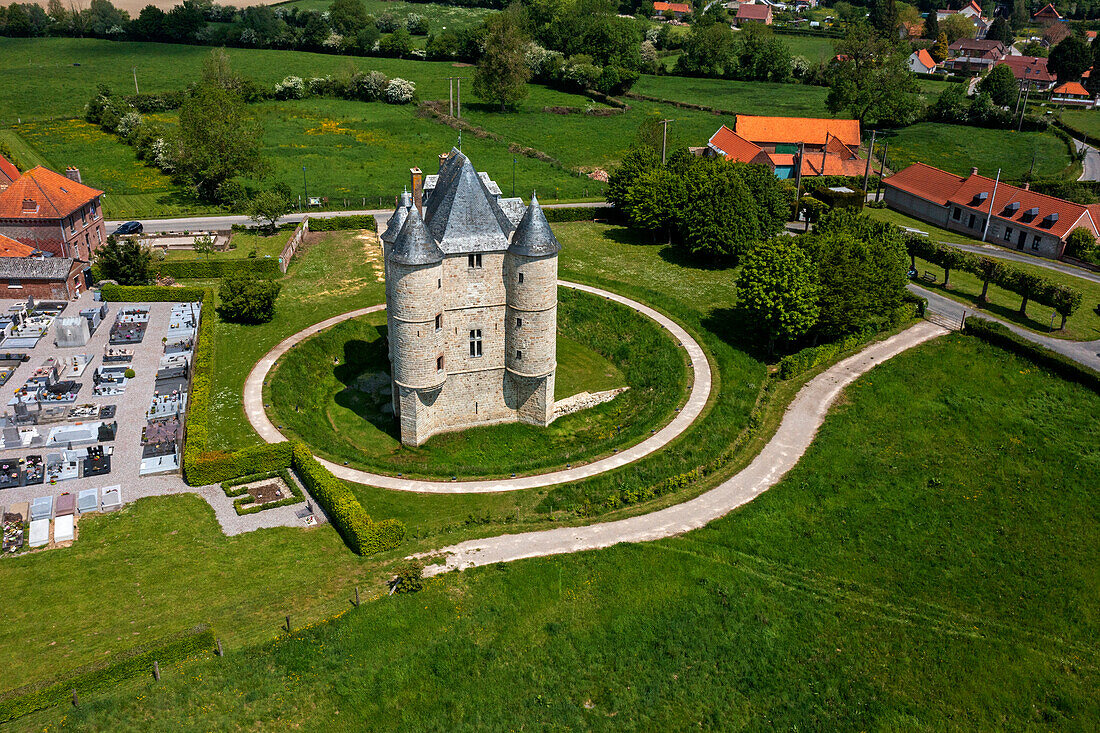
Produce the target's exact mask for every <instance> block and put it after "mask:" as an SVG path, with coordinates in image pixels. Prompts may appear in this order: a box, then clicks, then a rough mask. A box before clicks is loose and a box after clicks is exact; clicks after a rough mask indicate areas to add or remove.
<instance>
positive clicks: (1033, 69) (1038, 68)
mask: <svg viewBox="0 0 1100 733" xmlns="http://www.w3.org/2000/svg"><path fill="white" fill-rule="evenodd" d="M1002 64H1003V65H1004V66H1007V67H1008V68H1010V69H1012V75H1013V76H1014V77H1016V80H1017V81H1029V80H1030V81H1040V82H1044V83H1046V84H1049V83H1050V82H1052V81H1054V75H1053V74H1051V73H1050V71H1048V70H1047V60H1046V59H1045V58H1043V57H1042V56H1005V57H1004V58H1003V59H1001V60H1000V61H999V62H998V63H997V66H1001V65H1002Z"/></svg>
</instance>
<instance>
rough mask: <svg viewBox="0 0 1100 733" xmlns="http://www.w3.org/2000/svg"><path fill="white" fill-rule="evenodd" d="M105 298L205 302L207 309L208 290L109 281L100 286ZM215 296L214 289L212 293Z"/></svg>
mask: <svg viewBox="0 0 1100 733" xmlns="http://www.w3.org/2000/svg"><path fill="white" fill-rule="evenodd" d="M99 292H100V295H102V297H103V299H104V300H106V301H108V302H113V303H177V302H178V303H188V302H193V301H196V300H199V301H202V302H203V305H202V307H203V311H204V312H205V309H206V300H205V298H206V291H204V290H203V289H202V288H166V287H164V286H161V285H115V284H114V283H107V284H105V285H101V286H100V288H99ZM210 295H211V298H213V291H211V293H210Z"/></svg>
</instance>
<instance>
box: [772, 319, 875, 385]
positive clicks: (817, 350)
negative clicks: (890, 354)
mask: <svg viewBox="0 0 1100 733" xmlns="http://www.w3.org/2000/svg"><path fill="white" fill-rule="evenodd" d="M873 335H874V331H873V330H868V331H860V332H858V333H853V334H851V335H850V336H846V337H844V338H842V339H840V340H838V341H833V342H830V343H827V344H822V345H820V346H808V347H806V348H805V349H802V350H801V351H796V352H795V353H793V354H791V355H789V356H785V357H783V358H782V359H781V360H780V361H779V378H780V379H790V378H791V377H797V376H798V375H800V374H804V373H805V372H808V371H809V370H811V369H813V368H814V367H815V366H817V365H818V364H825V363H827V362H830V361H832V360H833V359H835V358H836V357H837V356H838V355H839V354H843V353H844V352H845V351H851V350H852V349H854V348H856V347H857V346H860V345H862V344H864V343H866V342H867V341H869V340H870V339H871V337H872V336H873Z"/></svg>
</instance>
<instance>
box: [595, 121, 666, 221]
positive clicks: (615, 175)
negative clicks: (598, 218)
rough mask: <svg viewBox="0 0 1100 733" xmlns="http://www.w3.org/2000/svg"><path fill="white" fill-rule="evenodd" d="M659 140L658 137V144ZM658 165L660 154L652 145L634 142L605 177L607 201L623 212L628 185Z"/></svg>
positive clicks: (631, 184) (659, 163)
mask: <svg viewBox="0 0 1100 733" xmlns="http://www.w3.org/2000/svg"><path fill="white" fill-rule="evenodd" d="M659 140H660V139H659V138H658V143H657V144H658V145H659V144H660V142H659ZM660 165H661V157H660V154H659V153H657V152H656V151H655V150H654V149H653V147H651V146H650V145H647V144H641V143H636V144H635V145H634V146H632V147H631V148H630V149H629V150H627V151H626V155H624V156H623V160H622V162H621V163H620V164H619V166H618V167H617V168H615V170H613V171H611V175H609V176H608V177H607V203H609V204H611V205H612V206H614V207H615V208H617V209H619V210H620V211H623V212H624V213H625V211H626V205H627V196H628V195H629V190H630V187H631V186H633V185H634V183H635V181H637V180H638V179H639V178H641V177H642V175H644V174H645V173H647V172H649V171H650V170H653V169H654V168H659V167H660Z"/></svg>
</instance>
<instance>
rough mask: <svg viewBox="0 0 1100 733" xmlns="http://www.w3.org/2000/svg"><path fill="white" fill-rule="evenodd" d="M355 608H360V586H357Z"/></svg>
mask: <svg viewBox="0 0 1100 733" xmlns="http://www.w3.org/2000/svg"><path fill="white" fill-rule="evenodd" d="M355 607H356V608H359V586H355Z"/></svg>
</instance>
